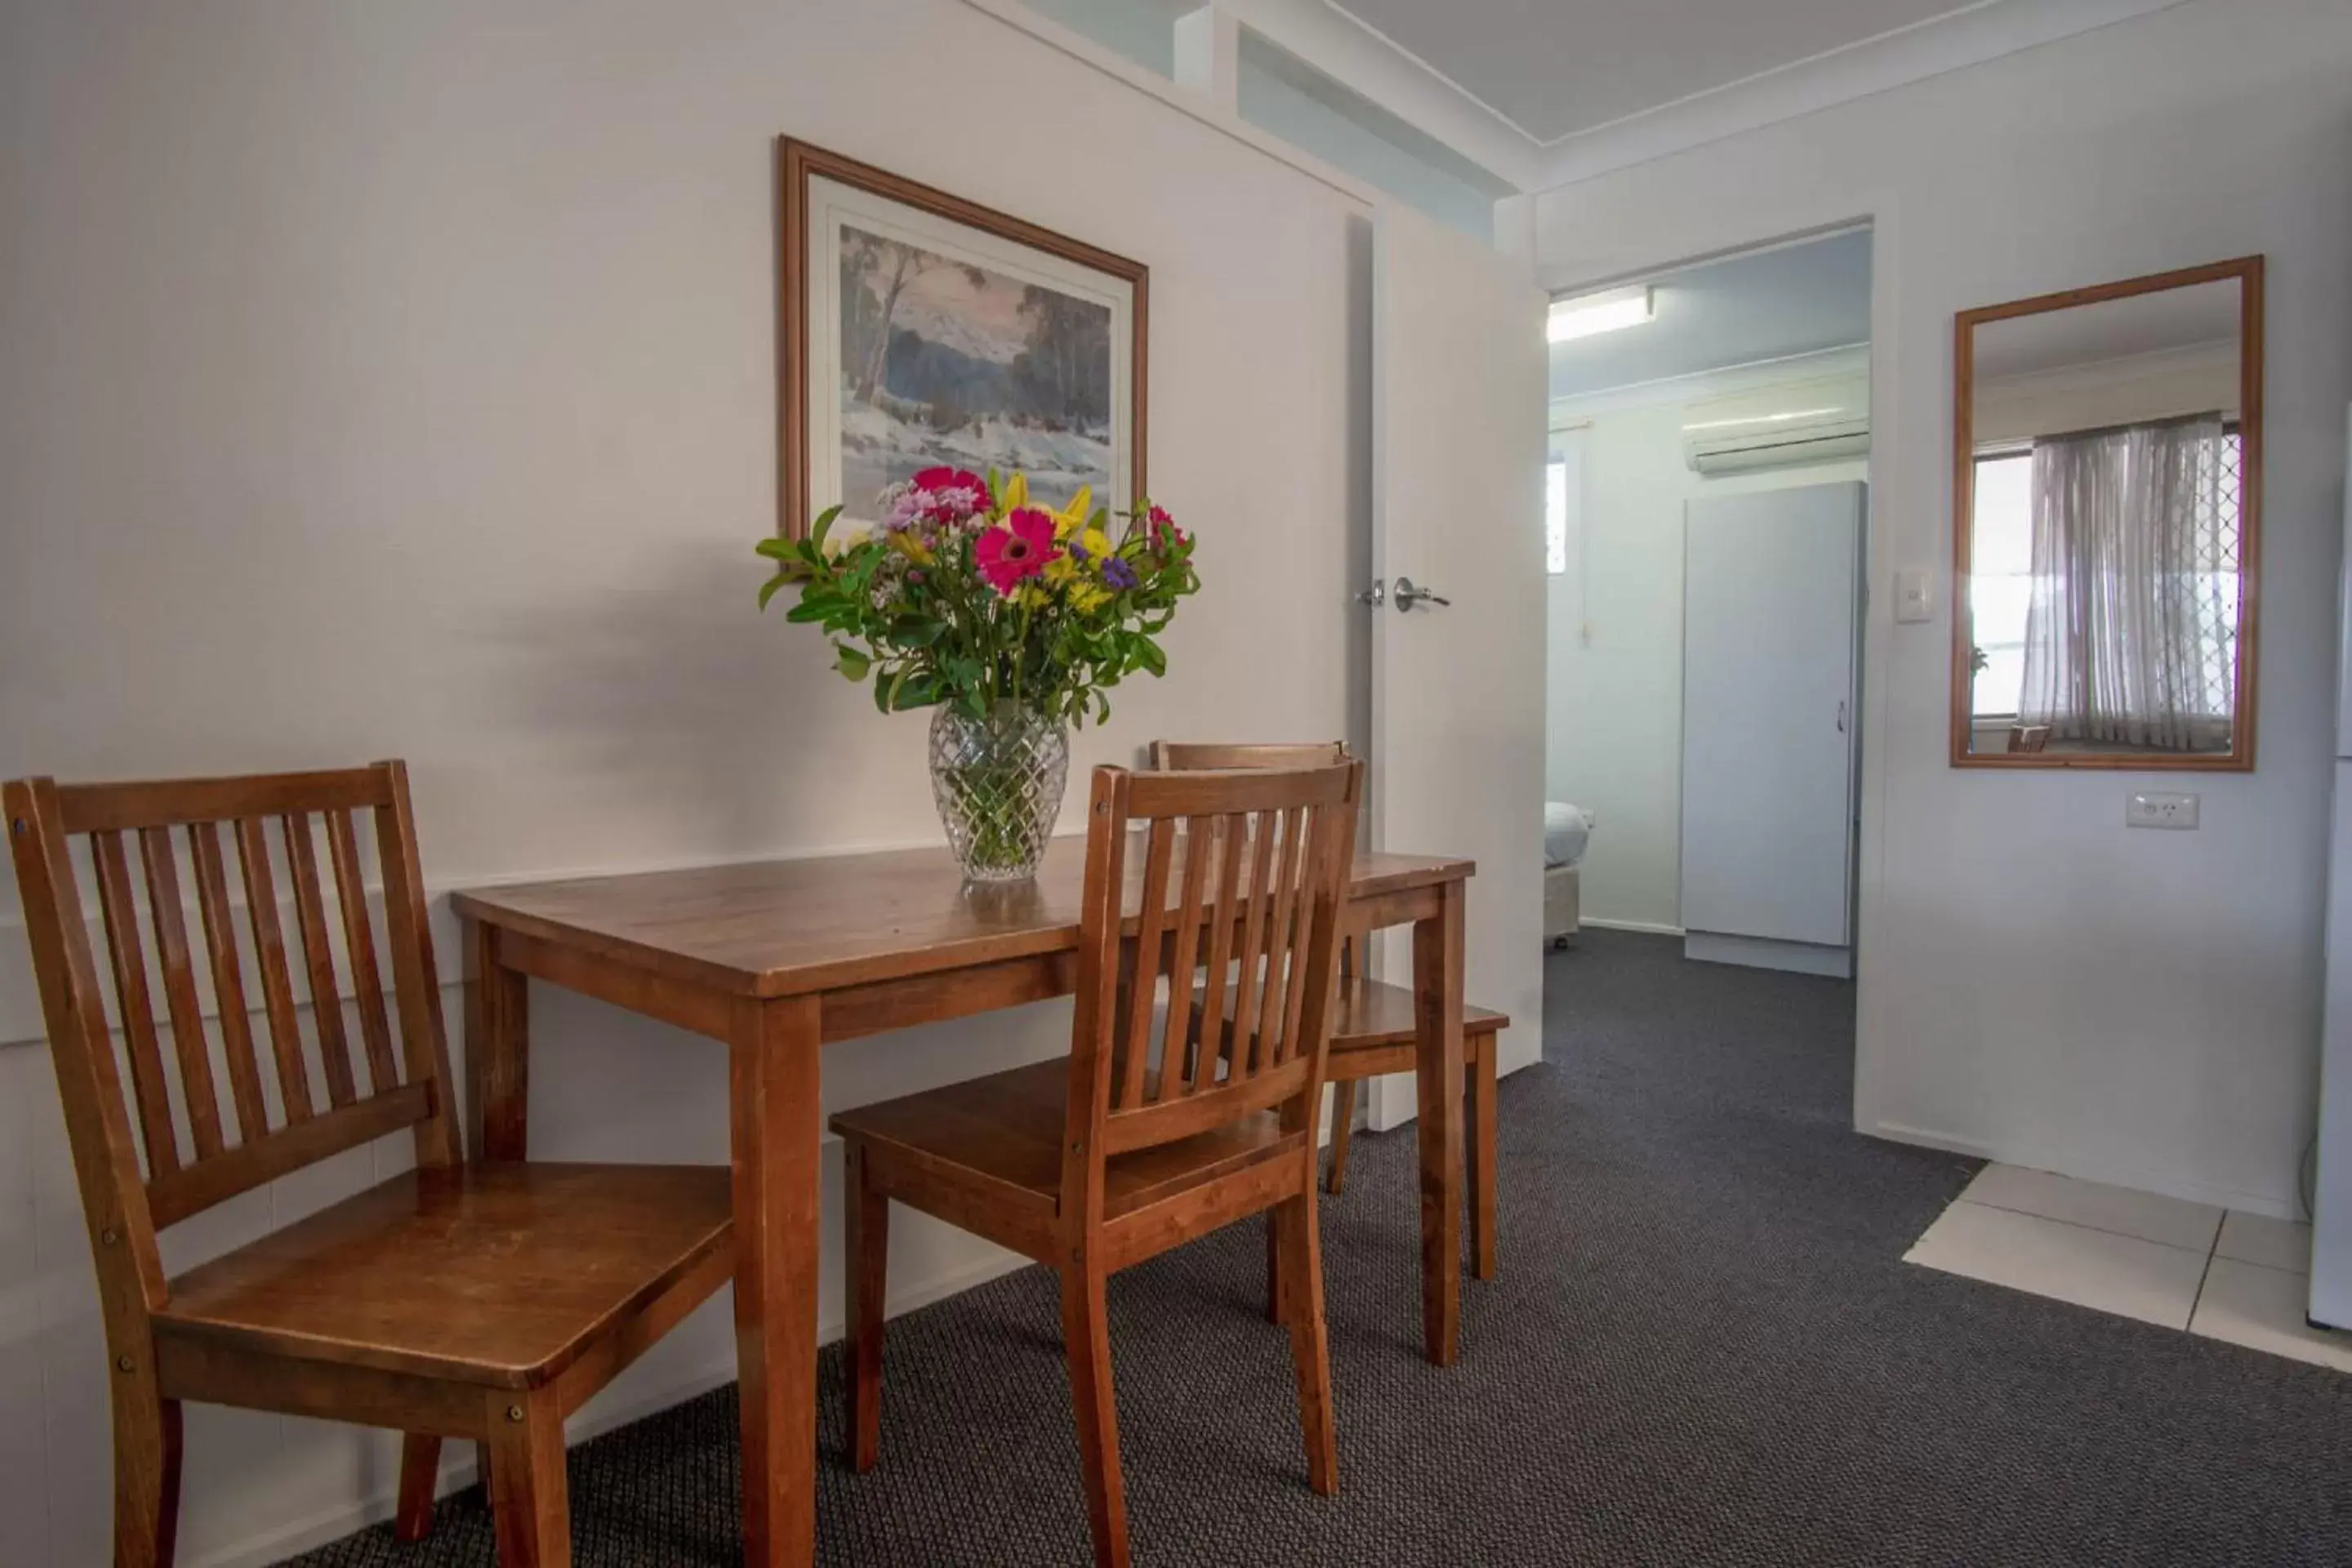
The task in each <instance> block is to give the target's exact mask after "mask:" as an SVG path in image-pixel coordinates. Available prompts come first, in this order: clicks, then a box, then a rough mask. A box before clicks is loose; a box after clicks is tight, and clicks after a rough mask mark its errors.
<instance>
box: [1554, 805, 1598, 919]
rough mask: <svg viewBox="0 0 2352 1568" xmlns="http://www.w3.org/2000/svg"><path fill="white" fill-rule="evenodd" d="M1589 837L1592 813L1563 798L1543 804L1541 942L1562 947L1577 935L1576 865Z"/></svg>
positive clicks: (1581, 861)
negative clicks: (1542, 924)
mask: <svg viewBox="0 0 2352 1568" xmlns="http://www.w3.org/2000/svg"><path fill="white" fill-rule="evenodd" d="M1591 839H1592V813H1591V812H1589V811H1587V810H1585V809H1584V808H1583V807H1582V806H1580V805H1570V804H1569V803H1568V802H1566V801H1562V800H1549V801H1546V802H1545V803H1544V941H1545V942H1546V943H1547V944H1549V946H1552V947H1565V946H1567V945H1568V939H1569V938H1570V937H1572V936H1574V935H1575V934H1576V932H1577V929H1578V913H1579V904H1580V896H1579V891H1578V886H1577V868H1578V867H1579V866H1580V865H1582V864H1583V862H1584V850H1585V846H1586V845H1588V844H1590V843H1591Z"/></svg>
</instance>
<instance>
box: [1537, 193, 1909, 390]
mask: <svg viewBox="0 0 2352 1568" xmlns="http://www.w3.org/2000/svg"><path fill="white" fill-rule="evenodd" d="M1653 281H1654V285H1655V287H1656V289H1657V293H1656V295H1655V296H1654V303H1655V307H1656V311H1657V315H1656V318H1655V319H1654V320H1653V321H1649V322H1647V323H1645V324H1643V325H1642V326H1638V327H1628V328H1626V329H1624V330H1623V331H1615V332H1602V333H1600V334H1598V335H1597V336H1593V337H1589V338H1576V339H1572V340H1570V342H1564V343H1554V344H1552V345H1551V395H1553V396H1554V397H1574V396H1579V395H1582V394H1585V393H1590V392H1600V391H1605V390H1607V389H1609V388H1612V387H1621V386H1631V385H1635V384H1640V383H1643V382H1651V381H1664V380H1665V379H1667V378H1669V377H1672V376H1682V375H1696V374H1699V373H1701V372H1703V371H1710V370H1722V369H1725V368H1727V367H1729V366H1731V365H1738V364H1754V363H1759V361H1763V360H1776V359H1786V358H1788V357H1789V356H1790V355H1792V354H1804V353H1819V352H1821V351H1822V350H1824V349H1833V348H1843V347H1845V346H1847V345H1849V344H1853V343H1861V342H1869V340H1870V232H1869V230H1867V229H1856V230H1854V231H1853V232H1851V233H1847V234H1835V235H1829V236H1826V237H1822V238H1821V239H1815V240H1809V241H1806V242H1804V243H1802V244H1799V245H1785V246H1782V247H1779V248H1778V249H1775V250H1762V251H1751V252H1748V253H1747V254H1745V255H1741V256H1731V257H1726V258H1723V259H1721V260H1719V261H1710V262H1706V263H1705V264H1703V265H1701V266H1697V267H1692V268H1685V269H1683V270H1682V271H1679V272H1671V273H1667V274H1664V276H1662V277H1659V278H1657V279H1654V280H1653Z"/></svg>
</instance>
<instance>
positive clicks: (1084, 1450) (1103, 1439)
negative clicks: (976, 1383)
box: [1062, 1258, 1128, 1568]
mask: <svg viewBox="0 0 2352 1568" xmlns="http://www.w3.org/2000/svg"><path fill="white" fill-rule="evenodd" d="M1062 1344H1063V1348H1064V1350H1065V1351H1066V1352H1068V1355H1069V1360H1070V1399H1071V1402H1072V1404H1073V1405H1074V1406H1075V1408H1076V1415H1077V1423H1078V1461H1079V1465H1080V1468H1082V1469H1083V1470H1084V1471H1085V1472H1086V1478H1087V1523H1088V1524H1089V1525H1090V1526H1091V1527H1092V1529H1093V1531H1094V1541H1095V1563H1096V1568H1128V1552H1127V1491H1126V1488H1125V1486H1124V1485H1123V1484H1122V1483H1121V1481H1120V1479H1119V1469H1118V1395H1117V1394H1116V1393H1115V1392H1114V1390H1113V1388H1112V1385H1111V1375H1110V1322H1109V1318H1108V1313H1107V1312H1106V1311H1105V1310H1104V1291H1103V1276H1102V1268H1101V1265H1100V1264H1098V1263H1097V1262H1095V1261H1094V1260H1093V1259H1092V1258H1082V1259H1081V1260H1079V1261H1078V1262H1076V1263H1075V1264H1070V1265H1066V1266H1065V1267H1064V1268H1063V1270H1062Z"/></svg>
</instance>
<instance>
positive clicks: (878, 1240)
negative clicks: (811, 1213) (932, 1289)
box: [842, 1142, 890, 1475]
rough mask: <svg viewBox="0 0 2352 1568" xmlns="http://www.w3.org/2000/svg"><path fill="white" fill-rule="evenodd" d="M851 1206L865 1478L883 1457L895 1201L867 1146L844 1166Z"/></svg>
mask: <svg viewBox="0 0 2352 1568" xmlns="http://www.w3.org/2000/svg"><path fill="white" fill-rule="evenodd" d="M843 1176H844V1181H843V1186H844V1187H845V1195H846V1197H847V1203H846V1205H845V1207H846V1209H847V1224H846V1225H845V1227H844V1237H843V1241H844V1251H845V1254H846V1257H845V1263H846V1265H847V1267H846V1268H845V1269H844V1270H843V1272H844V1274H845V1278H846V1283H847V1289H848V1293H849V1300H848V1302H847V1309H848V1310H847V1311H846V1313H845V1316H844V1318H843V1320H842V1321H843V1322H845V1324H846V1325H847V1326H848V1332H849V1343H848V1345H847V1346H846V1347H845V1348H846V1350H847V1352H848V1363H849V1429H850V1457H851V1462H852V1463H853V1464H854V1465H855V1466H856V1468H857V1471H858V1473H859V1474H861V1475H863V1474H864V1473H865V1472H866V1471H867V1470H870V1469H872V1468H874V1464H875V1461H876V1460H877V1459H878V1458H881V1457H882V1303H883V1292H884V1289H885V1287H886V1285H887V1279H888V1266H889V1257H890V1200H889V1199H888V1198H887V1197H885V1196H883V1195H882V1194H881V1193H880V1192H879V1191H877V1189H876V1187H875V1185H874V1183H873V1180H872V1178H871V1177H870V1176H869V1175H868V1174H867V1172H866V1146H865V1145H864V1144H862V1143H857V1142H852V1143H851V1144H850V1145H849V1148H848V1152H847V1156H846V1159H845V1163H844V1167H843Z"/></svg>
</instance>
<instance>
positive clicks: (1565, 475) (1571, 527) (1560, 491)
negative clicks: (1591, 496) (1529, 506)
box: [1544, 425, 1585, 593]
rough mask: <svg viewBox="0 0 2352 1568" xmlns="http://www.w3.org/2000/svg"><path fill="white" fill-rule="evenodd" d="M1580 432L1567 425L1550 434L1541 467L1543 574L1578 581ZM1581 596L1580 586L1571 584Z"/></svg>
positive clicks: (1581, 505) (1581, 471)
mask: <svg viewBox="0 0 2352 1568" xmlns="http://www.w3.org/2000/svg"><path fill="white" fill-rule="evenodd" d="M1584 429H1585V427H1584V426H1580V425H1578V426H1570V427H1569V428H1567V429H1565V430H1555V431H1553V432H1552V433H1551V457H1550V458H1549V460H1548V461H1547V462H1546V463H1545V464H1544V571H1545V572H1546V573H1547V574H1549V575H1551V576H1554V577H1564V576H1570V575H1571V574H1573V575H1575V576H1577V577H1579V578H1580V577H1581V576H1582V575H1583V574H1582V572H1581V571H1580V570H1577V568H1580V566H1581V565H1582V563H1583V560H1584V542H1583V539H1584V516H1583V513H1584ZM1571 586H1572V587H1573V588H1574V589H1575V591H1577V592H1579V593H1581V592H1582V588H1581V584H1571Z"/></svg>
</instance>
